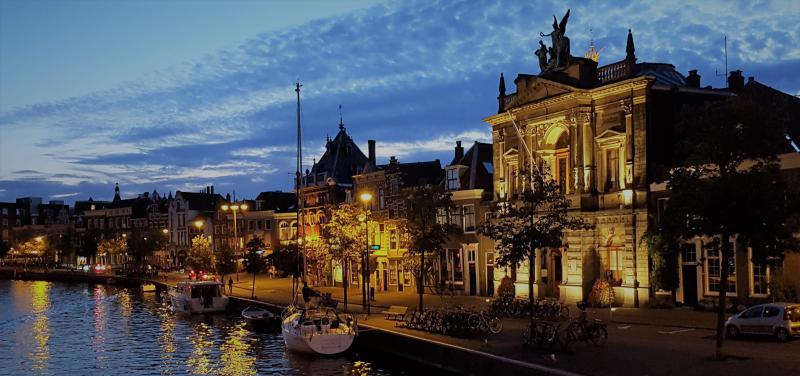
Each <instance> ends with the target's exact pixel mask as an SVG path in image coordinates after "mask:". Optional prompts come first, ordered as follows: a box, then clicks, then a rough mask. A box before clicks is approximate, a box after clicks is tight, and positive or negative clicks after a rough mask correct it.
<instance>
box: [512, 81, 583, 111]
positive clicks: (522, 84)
mask: <svg viewBox="0 0 800 376" xmlns="http://www.w3.org/2000/svg"><path fill="white" fill-rule="evenodd" d="M514 82H515V83H516V84H517V94H516V96H515V98H514V102H513V103H512V106H519V105H522V104H525V103H530V102H535V101H538V100H542V99H546V98H550V97H555V96H558V95H561V94H566V93H570V92H572V88H571V87H570V86H567V85H564V84H561V83H558V82H554V81H550V80H548V79H545V78H541V77H535V76H522V75H520V76H519V77H517V79H516V80H515V81H514Z"/></svg>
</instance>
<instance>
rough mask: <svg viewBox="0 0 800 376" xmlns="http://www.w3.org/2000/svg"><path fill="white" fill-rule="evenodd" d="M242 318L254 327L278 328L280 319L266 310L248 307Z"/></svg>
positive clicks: (243, 311)
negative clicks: (272, 326) (271, 326)
mask: <svg viewBox="0 0 800 376" xmlns="http://www.w3.org/2000/svg"><path fill="white" fill-rule="evenodd" d="M242 317H244V319H245V320H247V322H249V323H250V324H252V325H253V326H254V327H264V326H269V325H273V324H274V325H275V327H276V328H277V326H278V325H277V324H278V322H280V317H279V316H278V315H276V314H274V313H272V312H270V311H268V310H266V309H264V308H260V307H253V306H248V307H247V308H245V309H243V310H242Z"/></svg>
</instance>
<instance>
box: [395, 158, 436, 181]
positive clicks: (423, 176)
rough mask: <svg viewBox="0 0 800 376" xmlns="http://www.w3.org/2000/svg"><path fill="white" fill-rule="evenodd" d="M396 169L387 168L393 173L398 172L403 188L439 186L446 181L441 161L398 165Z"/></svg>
mask: <svg viewBox="0 0 800 376" xmlns="http://www.w3.org/2000/svg"><path fill="white" fill-rule="evenodd" d="M395 166H396V167H392V166H387V169H388V170H389V171H391V172H398V173H399V174H400V178H401V181H402V186H403V187H418V186H422V185H428V184H439V183H440V182H441V181H442V179H444V169H442V164H441V162H439V160H438V159H437V160H433V161H424V162H412V163H398V164H396V165H395Z"/></svg>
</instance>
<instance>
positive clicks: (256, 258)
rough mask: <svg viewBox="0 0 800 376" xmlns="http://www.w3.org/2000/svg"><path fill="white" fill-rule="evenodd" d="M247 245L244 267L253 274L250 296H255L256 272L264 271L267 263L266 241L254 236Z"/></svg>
mask: <svg viewBox="0 0 800 376" xmlns="http://www.w3.org/2000/svg"><path fill="white" fill-rule="evenodd" d="M245 246H246V247H247V254H245V257H244V268H245V270H246V271H247V272H248V273H250V274H252V275H253V289H252V291H251V293H250V297H251V298H255V294H256V274H258V273H261V272H263V271H264V268H265V267H266V265H267V264H266V262H265V259H264V242H263V241H261V238H259V237H254V238H252V239H250V241H248V242H247V244H246V245H245Z"/></svg>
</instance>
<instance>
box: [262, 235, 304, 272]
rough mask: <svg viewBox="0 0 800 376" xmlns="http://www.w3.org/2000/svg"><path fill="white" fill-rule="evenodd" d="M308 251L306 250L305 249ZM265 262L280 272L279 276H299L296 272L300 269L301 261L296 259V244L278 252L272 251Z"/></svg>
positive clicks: (282, 248)
mask: <svg viewBox="0 0 800 376" xmlns="http://www.w3.org/2000/svg"><path fill="white" fill-rule="evenodd" d="M306 251H308V248H306ZM266 259H267V261H268V262H269V263H270V264H271V265H272V266H274V267H275V269H277V270H279V271H280V272H281V276H288V275H299V273H297V271H298V270H300V269H302V262H303V259H302V258H300V257H298V254H297V244H296V243H290V244H287V245H286V246H284V247H281V248H280V249H278V250H275V251H273V252H272V253H270V254H269V255H267V257H266Z"/></svg>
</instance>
